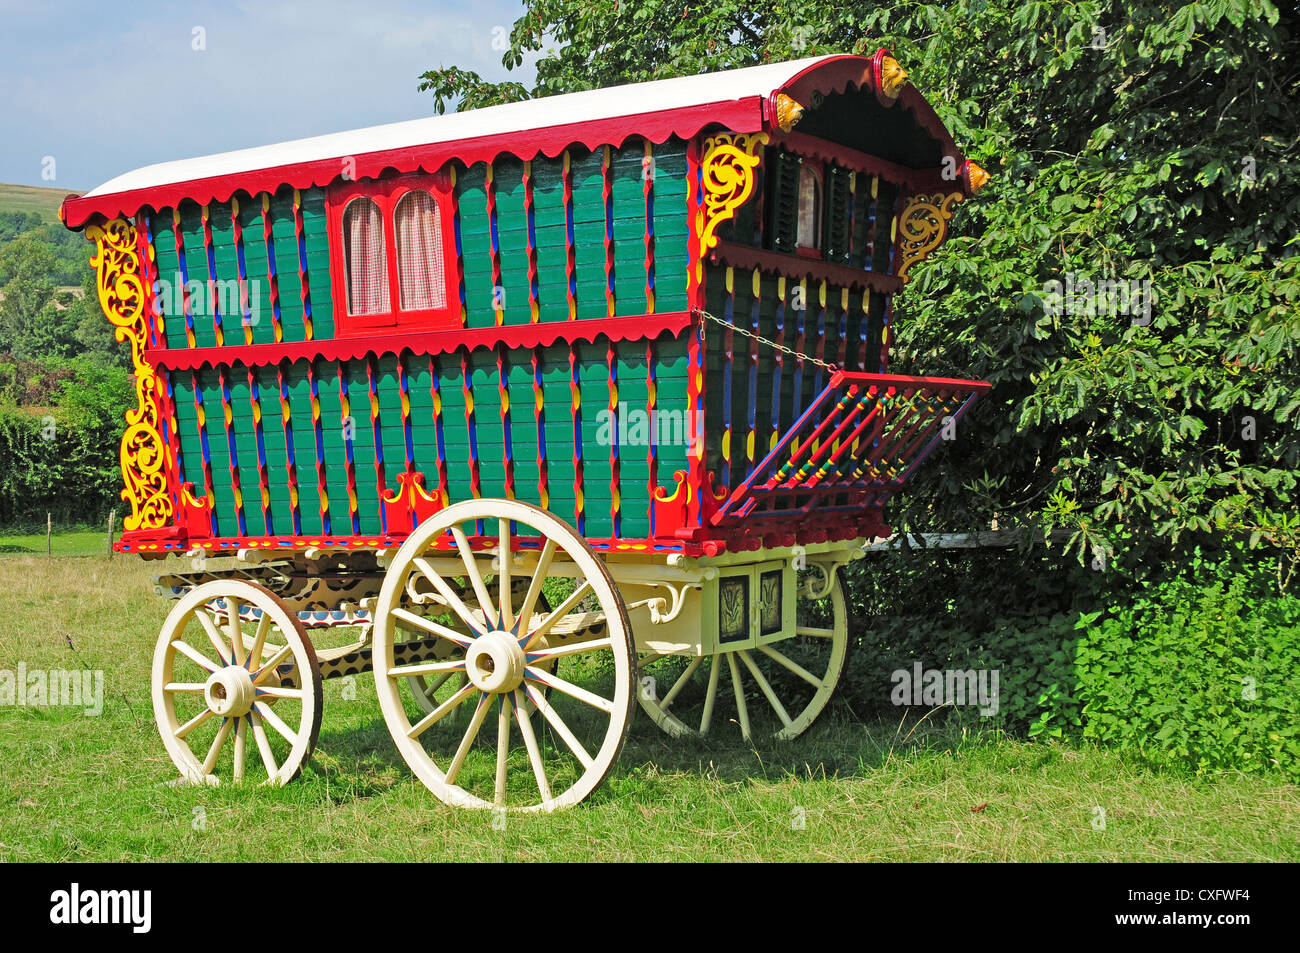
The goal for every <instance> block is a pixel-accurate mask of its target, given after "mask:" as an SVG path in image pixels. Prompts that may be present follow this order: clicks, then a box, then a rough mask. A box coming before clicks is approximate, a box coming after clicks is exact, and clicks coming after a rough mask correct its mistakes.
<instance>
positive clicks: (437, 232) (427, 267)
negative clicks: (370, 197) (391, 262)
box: [393, 189, 447, 311]
mask: <svg viewBox="0 0 1300 953" xmlns="http://www.w3.org/2000/svg"><path fill="white" fill-rule="evenodd" d="M439 214H440V212H439V209H438V203H437V201H435V200H434V198H433V196H432V195H430V194H429V193H428V192H425V191H423V190H422V189H414V190H412V191H410V192H407V193H406V194H405V195H403V196H402V198H401V199H400V200H399V201H398V203H397V208H396V209H395V210H394V212H393V226H394V229H395V233H396V236H397V278H398V289H399V295H400V297H401V308H402V310H403V311H428V310H431V309H438V308H445V307H446V306H447V281H446V277H445V272H444V261H443V254H442V222H441V219H440V218H439Z"/></svg>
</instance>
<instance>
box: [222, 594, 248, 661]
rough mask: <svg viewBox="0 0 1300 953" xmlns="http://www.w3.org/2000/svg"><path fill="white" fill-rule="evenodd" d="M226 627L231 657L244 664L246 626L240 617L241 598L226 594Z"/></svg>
mask: <svg viewBox="0 0 1300 953" xmlns="http://www.w3.org/2000/svg"><path fill="white" fill-rule="evenodd" d="M226 615H227V619H226V627H227V629H228V634H229V636H230V649H231V653H232V654H231V656H230V657H231V658H232V659H234V660H235V664H236V665H243V664H244V626H243V620H242V619H240V618H239V600H238V599H237V598H235V597H234V596H226Z"/></svg>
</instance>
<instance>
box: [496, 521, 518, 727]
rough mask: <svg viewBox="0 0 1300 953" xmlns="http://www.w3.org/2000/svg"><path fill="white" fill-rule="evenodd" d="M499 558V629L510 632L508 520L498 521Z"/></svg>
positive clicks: (512, 623)
mask: <svg viewBox="0 0 1300 953" xmlns="http://www.w3.org/2000/svg"><path fill="white" fill-rule="evenodd" d="M497 558H498V559H499V561H500V563H501V566H500V568H499V569H498V570H497V593H498V599H497V604H498V605H499V606H500V607H501V610H500V612H499V614H498V617H497V627H498V628H499V629H502V630H504V631H506V632H510V631H511V630H513V629H514V627H515V616H514V609H513V608H512V606H511V604H510V603H511V601H512V600H511V596H510V521H509V520H507V519H499V520H497ZM502 704H503V705H504V702H502Z"/></svg>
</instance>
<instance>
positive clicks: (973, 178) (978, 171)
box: [967, 162, 989, 195]
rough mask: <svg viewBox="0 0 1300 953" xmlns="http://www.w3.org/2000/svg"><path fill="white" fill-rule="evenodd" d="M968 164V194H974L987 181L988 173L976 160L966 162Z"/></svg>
mask: <svg viewBox="0 0 1300 953" xmlns="http://www.w3.org/2000/svg"><path fill="white" fill-rule="evenodd" d="M967 164H968V165H969V166H970V194H971V195H974V194H975V193H976V192H978V191H979V190H980V189H982V188H984V186H985V185H986V184H987V183H988V180H989V174H988V173H987V172H985V171H984V167H983V166H982V165H980V164H979V163H978V162H969V163H967Z"/></svg>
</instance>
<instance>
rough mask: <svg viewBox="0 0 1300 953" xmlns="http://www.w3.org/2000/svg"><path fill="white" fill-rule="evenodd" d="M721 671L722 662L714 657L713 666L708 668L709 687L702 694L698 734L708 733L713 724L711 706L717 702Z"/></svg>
mask: <svg viewBox="0 0 1300 953" xmlns="http://www.w3.org/2000/svg"><path fill="white" fill-rule="evenodd" d="M721 671H722V661H721V659H719V658H717V657H716V656H715V657H714V659H713V664H712V665H710V666H709V687H708V688H707V689H705V692H704V713H703V714H702V715H701V716H700V734H702V735H707V734H708V733H709V725H710V724H712V723H713V706H714V705H715V704H716V703H717V701H718V673H719V672H721Z"/></svg>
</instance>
